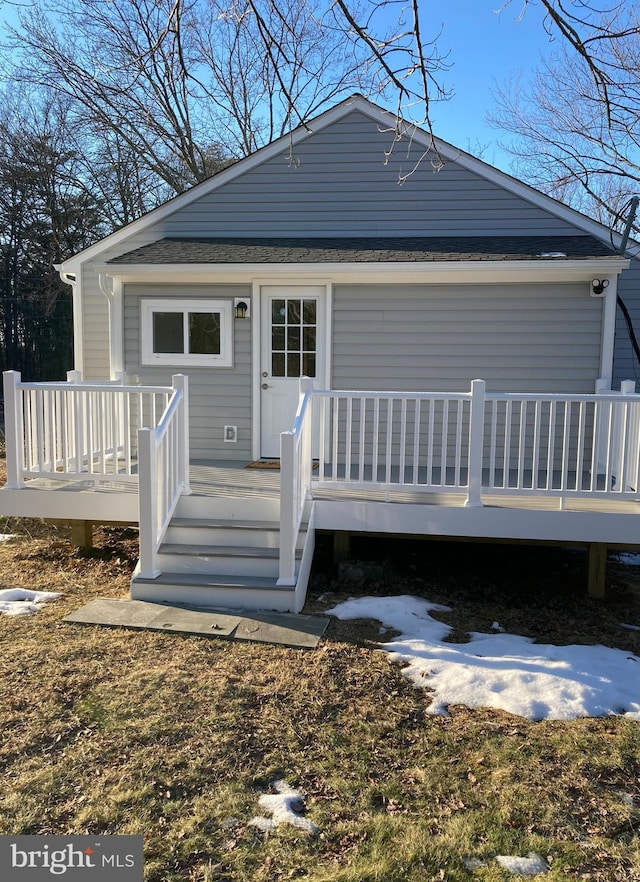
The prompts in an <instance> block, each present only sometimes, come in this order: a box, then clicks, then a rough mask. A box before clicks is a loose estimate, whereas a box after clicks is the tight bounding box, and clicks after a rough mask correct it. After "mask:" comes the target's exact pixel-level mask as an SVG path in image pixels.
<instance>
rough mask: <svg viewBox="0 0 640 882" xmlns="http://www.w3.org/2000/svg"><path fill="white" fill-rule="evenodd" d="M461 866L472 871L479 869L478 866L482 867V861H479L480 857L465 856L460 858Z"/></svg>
mask: <svg viewBox="0 0 640 882" xmlns="http://www.w3.org/2000/svg"><path fill="white" fill-rule="evenodd" d="M462 866H463V867H464V868H465V870H469V872H470V873H472V872H473V871H474V870H479V869H480V867H484V861H481V860H480V858H474V857H465V858H462Z"/></svg>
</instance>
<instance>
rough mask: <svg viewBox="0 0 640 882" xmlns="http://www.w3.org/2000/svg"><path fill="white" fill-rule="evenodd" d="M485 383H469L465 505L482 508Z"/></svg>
mask: <svg viewBox="0 0 640 882" xmlns="http://www.w3.org/2000/svg"><path fill="white" fill-rule="evenodd" d="M486 385H487V384H486V383H485V381H484V380H472V381H471V413H470V415H469V476H468V480H467V483H468V491H469V492H468V495H467V501H466V503H465V505H467V506H469V507H470V508H472V507H473V508H480V507H481V506H482V462H483V459H484V409H485V392H486Z"/></svg>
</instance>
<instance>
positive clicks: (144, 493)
mask: <svg viewBox="0 0 640 882" xmlns="http://www.w3.org/2000/svg"><path fill="white" fill-rule="evenodd" d="M171 379H172V384H173V390H174V391H173V394H172V396H171V399H170V400H169V403H168V404H167V407H166V409H165V411H164V413H163V414H162V416H161V417H160V420H159V422H158V425H157V426H156V427H154V428H151V427H145V428H142V429H138V457H139V462H138V499H139V507H140V512H139V519H140V533H139V536H140V573H139V574H140V576H141V577H142V578H144V579H156V578H157V577H158V576H159V575H160V570H159V569H158V565H157V560H158V549H159V548H160V545H161V543H162V540H163V538H164V534H165V533H166V531H167V527H168V526H169V523H170V522H171V518H172V517H173V514H174V512H175V509H176V506H177V504H178V500H179V499H180V497H181V496H186V495H189V494H190V493H191V486H190V484H189V404H188V397H189V393H188V388H189V381H188V377H186V376H185V375H183V374H175V375H174V376H173V377H172V378H171Z"/></svg>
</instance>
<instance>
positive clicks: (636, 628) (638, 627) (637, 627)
mask: <svg viewBox="0 0 640 882" xmlns="http://www.w3.org/2000/svg"><path fill="white" fill-rule="evenodd" d="M620 627H621V628H626V629H627V631H640V625H630V624H629V623H628V622H620Z"/></svg>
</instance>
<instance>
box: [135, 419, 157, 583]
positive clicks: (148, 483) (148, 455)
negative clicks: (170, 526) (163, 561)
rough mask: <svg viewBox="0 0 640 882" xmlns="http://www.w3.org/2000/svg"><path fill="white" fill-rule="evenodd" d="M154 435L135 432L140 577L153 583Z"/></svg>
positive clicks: (154, 527)
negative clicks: (136, 438) (136, 436)
mask: <svg viewBox="0 0 640 882" xmlns="http://www.w3.org/2000/svg"><path fill="white" fill-rule="evenodd" d="M154 440H155V432H154V430H153V429H146V428H145V429H138V505H139V508H140V511H139V520H140V534H139V535H140V577H141V578H143V579H156V578H157V577H158V576H159V575H160V570H159V569H158V567H157V555H158V547H157V544H158V543H157V534H158V493H157V483H158V475H157V463H156V456H155V452H156V451H155V444H154Z"/></svg>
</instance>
